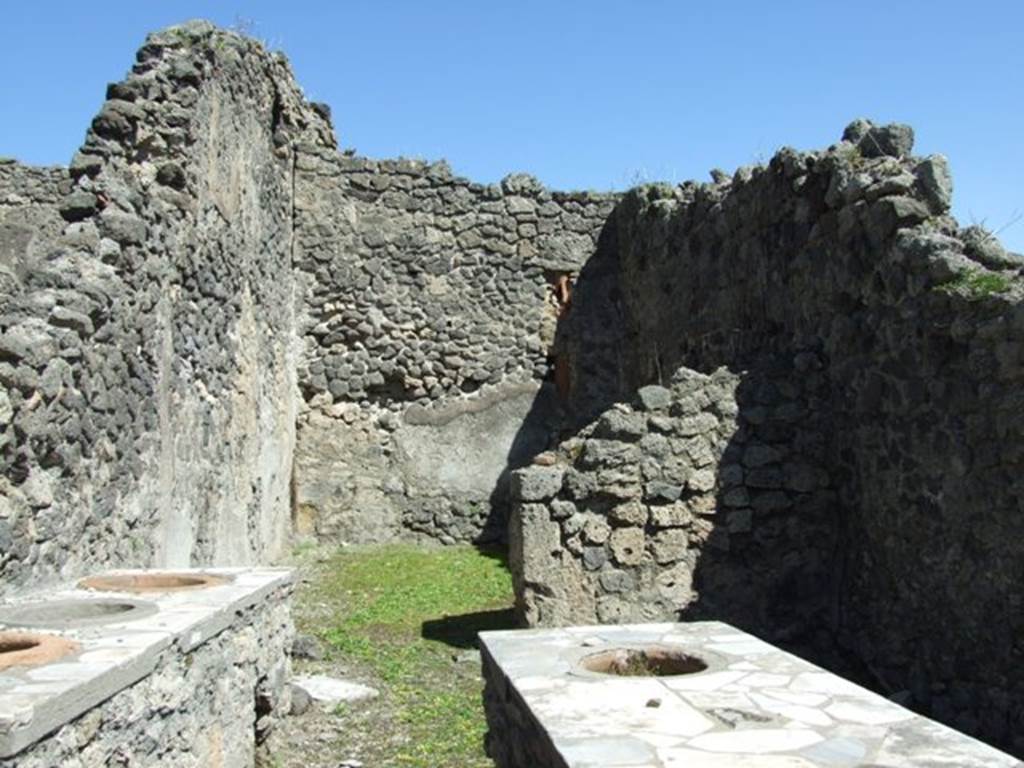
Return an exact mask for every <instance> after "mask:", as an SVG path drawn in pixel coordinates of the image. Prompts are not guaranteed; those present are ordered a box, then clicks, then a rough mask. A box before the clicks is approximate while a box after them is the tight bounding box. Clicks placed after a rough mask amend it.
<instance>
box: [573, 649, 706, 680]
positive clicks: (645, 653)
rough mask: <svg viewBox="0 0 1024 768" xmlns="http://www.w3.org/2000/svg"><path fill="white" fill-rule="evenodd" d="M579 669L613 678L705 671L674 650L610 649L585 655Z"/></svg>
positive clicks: (698, 661) (702, 664)
mask: <svg viewBox="0 0 1024 768" xmlns="http://www.w3.org/2000/svg"><path fill="white" fill-rule="evenodd" d="M580 666H582V667H583V669H585V670H587V671H588V672H597V673H598V674H602V675H615V676H617V677H672V676H675V675H693V674H696V673H698V672H703V671H704V670H706V669H707V668H708V665H707V662H706V661H704V660H703V659H701V658H700V657H698V656H694V655H692V654H689V653H686V652H685V651H681V650H679V649H678V648H665V647H660V646H649V647H647V648H612V649H610V650H607V651H601V652H600V653H593V654H591V655H589V656H585V657H584V658H583V659H582V660H581V661H580Z"/></svg>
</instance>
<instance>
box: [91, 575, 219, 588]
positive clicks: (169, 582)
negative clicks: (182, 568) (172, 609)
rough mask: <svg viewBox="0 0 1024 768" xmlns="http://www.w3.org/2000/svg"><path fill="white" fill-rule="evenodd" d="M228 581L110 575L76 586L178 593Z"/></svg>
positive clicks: (93, 577)
mask: <svg viewBox="0 0 1024 768" xmlns="http://www.w3.org/2000/svg"><path fill="white" fill-rule="evenodd" d="M230 581H231V578H230V577H229V576H215V575H214V574H211V573H112V574H107V575H103V576H90V577H89V578H87V579H82V580H81V581H80V582H78V586H79V587H82V588H83V589H96V590H99V591H101V592H180V591H182V590H186V589H206V588H208V587H218V586H220V585H221V584H227V583H228V582H230Z"/></svg>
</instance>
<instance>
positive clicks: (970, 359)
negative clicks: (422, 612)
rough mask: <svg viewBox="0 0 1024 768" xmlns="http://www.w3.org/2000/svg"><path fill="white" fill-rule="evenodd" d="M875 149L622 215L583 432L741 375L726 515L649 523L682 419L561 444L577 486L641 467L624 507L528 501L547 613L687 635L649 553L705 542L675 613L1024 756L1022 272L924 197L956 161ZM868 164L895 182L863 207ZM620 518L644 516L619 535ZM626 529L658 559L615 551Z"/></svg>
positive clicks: (569, 407)
mask: <svg viewBox="0 0 1024 768" xmlns="http://www.w3.org/2000/svg"><path fill="white" fill-rule="evenodd" d="M858 152H859V150H858ZM858 152H852V151H851V150H850V148H849V147H847V146H840V147H838V148H837V149H834V150H829V151H828V152H826V153H823V154H820V155H816V156H813V157H809V156H801V155H797V154H794V153H793V152H792V151H789V152H780V154H779V156H778V157H777V158H775V159H774V160H773V161H772V165H771V166H770V167H769V168H767V169H761V170H760V171H758V173H757V175H755V176H754V177H752V180H751V179H748V180H747V181H742V179H739V176H740V174H739V173H738V174H737V179H739V180H738V181H737V182H736V183H734V186H733V188H732V189H725V188H723V189H720V190H719V189H717V188H709V187H706V186H705V187H701V188H699V189H696V190H695V191H687V190H686V189H681V190H677V191H672V190H667V191H664V192H663V191H660V190H658V189H653V190H637V191H635V192H633V193H630V194H629V195H627V197H626V198H625V199H624V200H623V202H622V203H620V205H619V206H618V208H617V209H616V211H615V213H614V214H613V216H612V221H611V222H610V223H609V225H608V232H609V233H615V235H614V237H611V238H609V242H610V243H611V247H609V248H604V249H599V250H598V252H596V253H595V254H594V256H593V257H592V258H591V260H590V261H589V262H587V264H586V265H585V266H584V267H583V269H582V271H581V273H580V276H579V280H578V281H577V284H576V286H575V293H574V301H573V308H572V311H571V312H570V313H569V314H568V315H567V316H566V317H565V318H564V319H563V322H562V323H560V326H559V329H558V344H557V345H556V353H557V354H558V355H559V356H562V355H564V356H566V358H567V359H568V361H569V368H570V371H571V374H572V375H571V377H570V386H569V387H568V392H567V398H566V400H565V403H564V407H565V409H566V415H565V419H564V421H563V426H564V429H565V431H564V434H566V435H576V434H578V430H580V429H581V428H582V427H584V425H586V424H588V423H589V422H592V421H593V419H594V417H596V416H597V415H599V414H603V413H608V412H611V413H613V414H614V413H615V411H614V406H615V404H616V403H631V402H633V401H634V400H635V397H636V393H637V390H638V389H639V388H640V387H643V386H645V385H649V384H660V385H663V386H665V387H667V386H669V384H670V383H671V382H672V380H673V376H674V374H675V373H676V372H677V371H679V370H684V371H685V370H686V369H687V368H689V369H693V370H697V371H700V372H703V373H711V372H712V371H714V370H715V369H717V368H719V367H725V368H726V369H728V370H729V371H731V372H732V374H733V376H734V377H738V382H737V384H736V388H735V392H734V396H735V404H734V407H735V419H734V421H735V423H734V424H732V425H730V426H729V429H730V430H731V432H730V433H729V434H725V435H724V436H723V434H722V432H720V431H719V432H718V435H717V437H716V439H717V440H718V445H717V451H718V455H717V457H716V458H715V462H714V464H713V468H714V471H715V474H716V482H715V488H714V496H713V502H714V503H712V504H710V505H707V508H704V507H692V506H691V507H690V508H688V509H686V510H685V515H683V514H681V515H680V516H679V517H680V519H684V518H685V523H676V522H674V521H673V522H672V523H671V524H670V525H666V526H662V525H660V524H658V523H657V519H658V516H656V515H655V514H653V512H654V511H655V510H657V509H658V508H659V507H660V506H666V507H667V506H669V503H665V502H663V500H662V499H659V498H658V497H657V495H658V494H664V493H668V492H669V490H670V489H666V488H665V487H664V486H661V487H660V488H659V489H658V494H655V493H652V490H651V489H650V488H649V487H648V486H649V484H650V482H649V481H650V479H651V478H650V475H649V474H648V473H657V472H658V471H659V470H658V467H659V461H658V460H657V457H654V456H653V455H652V454H650V453H647V452H646V451H647V449H646V447H644V443H643V440H644V438H647V437H649V436H650V433H652V432H660V433H662V434H664V435H667V436H668V437H669V438H670V442H671V438H672V437H673V435H672V432H673V430H675V429H676V426H675V425H674V423H673V422H674V421H678V417H679V416H680V415H681V414H680V413H673V411H672V410H671V409H672V408H673V407H676V405H675V404H672V405H667V406H666V408H667V409H668V410H667V414H668V417H669V418H667V419H665V420H664V422H663V423H665V424H668V426H667V427H664V428H663V427H661V426H659V427H656V428H655V427H653V426H651V424H653V422H654V418H653V416H651V417H648V415H647V414H639V413H635V412H632V411H630V410H629V409H626V410H624V411H622V414H623V416H624V418H619V419H618V420H619V421H620V422H623V423H625V422H629V423H628V424H626V426H628V427H629V428H630V430H633V431H627V430H622V429H619V428H618V427H615V429H614V430H612V431H614V432H615V434H611V435H609V434H608V432H609V429H608V427H609V426H615V425H612V424H610V422H609V424H607V425H604V427H602V429H598V430H596V431H591V432H586V431H584V432H583V433H582V439H581V440H576V441H574V442H575V443H576V444H575V445H573V446H572V449H566V450H563V451H562V452H561V453H560V455H559V457H558V460H559V461H560V462H562V466H563V467H567V475H566V477H567V478H568V477H569V473H572V472H574V471H575V470H578V469H580V467H581V463H580V461H577V455H581V456H582V459H583V460H586V461H591V457H590V456H588V448H589V447H590V446H589V443H590V442H592V441H593V442H595V443H599V442H600V441H602V440H603V441H604V442H605V443H611V444H612V445H610V446H609V445H604V446H601V445H595V446H594V447H595V448H601V449H602V450H604V452H605V454H606V456H607V454H608V449H609V448H610V449H612V450H614V451H618V452H620V455H623V456H631V457H635V456H636V455H637V454H640V455H641V458H645V459H647V461H646V462H644V463H641V462H640V461H636V462H635V463H632V464H629V462H633V459H632V458H631V459H630V460H629V462H624V463H625V464H629V466H631V467H633V468H634V469H636V468H637V465H638V464H639V467H638V468H639V472H634V473H633V474H634V475H636V476H635V477H631V476H630V473H628V472H623V471H618V470H621V466H620V467H614V469H616V470H617V478H618V479H617V481H616V482H617V483H618V485H619V486H620V487H618V488H614V487H610V484H608V483H603V482H602V481H601V478H600V474H601V471H602V470H603V469H605V467H602V466H600V465H599V463H598V462H597V461H595V462H594V464H593V466H585V465H583V466H582V470H583V473H584V474H586V473H587V472H589V473H590V475H591V477H589V478H586V477H585V478H583V479H584V480H587V481H588V482H589V481H592V480H595V479H596V489H594V490H593V491H589V490H588V491H586V492H585V493H580V492H579V491H580V488H579V483H578V482H577V485H576V487H570V486H569V482H568V479H567V480H566V481H565V484H564V485H562V486H560V487H555V486H553V487H552V489H550V493H548V494H547V495H544V494H543V493H541V492H540V491H542V490H543V489H538V488H533V489H531V493H532V495H530V496H525V495H524V496H522V497H520V498H522V500H523V501H524V502H526V503H524V504H523V505H522V507H523V508H524V510H525V508H527V507H528V508H529V510H528V513H529V514H528V515H527V514H526V512H525V511H524V517H523V519H524V520H528V521H529V525H527V526H522V528H523V529H524V530H525V529H527V528H529V527H530V526H535V527H536V528H537V529H538V530H540V532H539V533H537V532H536V531H534V532H533V533H531V541H530V542H529V546H533V547H535V554H536V557H537V562H539V561H541V560H543V559H544V558H547V560H546V561H545V562H546V565H542V566H540V567H538V568H537V569H536V572H537V573H538V574H539V576H540V578H538V579H537V580H536V581H535V582H533V583H529V584H527V587H528V589H532V590H533V591H534V595H535V596H536V597H537V599H536V601H535V602H534V604H533V608H535V609H536V608H537V606H540V608H539V609H537V610H535V613H534V615H533V617H532V618H533V619H534V620H536V621H538V622H539V623H542V624H543V623H545V621H547V622H549V623H551V622H557V621H562V620H564V619H565V618H567V617H571V618H573V619H574V620H575V619H577V618H578V619H579V620H580V621H583V620H587V619H589V620H594V619H595V618H596V619H599V620H601V621H605V622H614V621H642V620H658V619H661V620H664V619H666V618H672V617H674V616H673V615H671V614H669V615H666V612H665V610H664V608H663V606H657V605H656V603H657V584H656V582H655V580H654V579H653V578H651V569H650V568H649V564H650V559H649V557H648V556H649V555H651V554H652V552H653V550H654V548H655V547H657V546H659V544H658V538H659V537H661V536H662V534H663V533H664V531H663V530H662V529H663V528H670V529H671V530H674V531H677V532H682V531H685V534H683V533H677V534H676V535H675V537H674V540H675V541H677V542H679V543H680V544H679V547H680V548H685V549H686V553H685V555H686V556H685V559H682V560H679V559H678V558H677V560H679V562H681V563H685V565H686V569H688V574H687V578H691V579H692V581H693V584H692V587H693V590H692V592H690V593H689V595H688V596H687V598H686V599H681V600H678V601H677V602H676V603H675V605H676V606H681V607H682V610H680V611H679V612H678V613H676V614H675V616H681V617H682V618H686V619H694V618H714V619H722V620H725V621H728V622H730V623H732V624H735V625H737V626H739V627H741V628H743V629H745V630H747V631H751V632H753V633H754V634H757V635H760V636H763V637H765V638H766V639H769V640H770V641H772V642H774V643H776V644H778V645H781V646H782V647H784V648H788V649H791V650H793V651H794V652H796V653H798V654H800V655H803V656H805V657H808V658H810V659H812V660H814V661H817V662H818V663H821V664H823V665H824V666H828V667H830V668H832V669H834V670H835V671H837V672H838V673H839V674H842V675H845V676H847V677H851V678H853V679H855V680H858V681H859V682H863V683H866V684H869V685H870V686H871V687H873V688H875V689H876V690H881V691H882V692H883V693H886V694H890V693H896V694H899V699H900V700H901V701H902V702H905V703H909V704H911V705H913V706H915V707H918V708H920V709H922V710H923V711H926V712H928V713H930V714H931V715H932V716H934V717H936V718H937V719H939V720H941V721H943V722H946V723H949V724H951V725H953V726H955V727H958V728H960V729H962V730H964V731H967V732H968V733H972V734H976V735H978V736H980V737H982V738H984V739H986V740H988V741H990V742H992V743H994V744H997V745H1000V746H1004V747H1006V748H1009V749H1011V750H1013V751H1014V752H1015V753H1017V754H1024V739H1022V738H1021V737H1020V735H1019V734H1021V733H1024V708H1022V707H1020V706H1019V703H1020V702H1021V701H1024V678H1021V677H1020V675H1018V674H1015V672H1014V670H1016V669H1018V668H1019V665H1020V663H1021V661H1022V660H1024V631H1022V627H1021V621H1022V617H1024V611H1022V610H1020V609H1021V606H1022V605H1024V603H1022V599H1024V597H1022V589H1024V579H1022V571H1021V567H1022V566H1021V563H1024V559H1022V558H1021V543H1020V542H1021V541H1024V539H1022V537H1021V531H1022V525H1024V517H1022V516H1021V515H1020V514H1019V512H1020V508H1021V507H1020V500H1021V498H1024V495H1022V494H1024V481H1022V480H1021V478H1022V477H1024V474H1022V473H1021V471H1020V470H1021V468H1022V467H1024V408H1022V407H1021V403H1022V400H1021V394H1020V392H1021V388H1020V383H1021V382H1022V381H1024V355H1022V352H1021V350H1024V343H1022V342H1024V303H1022V302H1021V296H1022V293H1021V284H1020V282H1019V280H1020V274H1019V272H1016V271H1013V272H1011V271H1003V272H999V271H998V270H988V271H986V268H983V267H982V265H983V264H985V263H986V262H984V261H983V260H981V259H980V258H979V257H978V256H977V254H976V253H975V252H974V251H972V249H971V247H970V244H969V243H968V242H966V241H965V240H964V239H963V232H962V231H961V230H959V229H958V228H957V224H956V222H955V221H953V220H952V219H949V218H948V217H943V216H942V215H941V213H942V211H944V210H946V209H947V208H948V201H945V202H943V203H942V204H941V205H936V204H933V203H932V202H931V201H930V198H929V197H928V195H929V194H930V191H931V192H933V191H934V190H933V189H932V186H929V185H930V179H932V176H933V175H934V174H935V172H936V167H937V166H938V165H940V163H939V161H938V160H936V159H933V158H928V159H924V160H920V159H914V158H912V157H910V156H909V154H905V156H904V160H902V161H901V162H903V163H904V165H902V166H901V165H898V164H895V162H894V160H893V157H894V156H886V157H870V156H862V155H861V154H859V153H858ZM854 170H855V171H857V172H858V173H866V172H870V173H873V174H875V175H876V176H878V177H879V180H878V181H877V182H876V183H877V186H876V187H875V188H874V189H875V190H876V192H875V193H874V194H873V195H872V196H869V197H868V199H861V198H859V197H858V195H861V196H863V194H864V193H863V189H862V188H861V187H855V186H849V184H850V182H849V179H850V178H853V174H852V171H854ZM858 183H860V182H858ZM844 185H846V186H844ZM709 189H710V191H709ZM836 190H839V192H836ZM844 190H845V191H844ZM922 190H923V191H922ZM929 190H930V191H929ZM673 196H675V198H673ZM915 196H916V197H915ZM762 201H768V202H769V203H771V204H765V203H764V202H762ZM926 203H927V205H926ZM929 205H930V206H931V208H929V207H928V206H929ZM667 394H668V393H666V395H667ZM707 405H708V404H707V403H704V404H698V405H697V411H699V410H700V409H701V408H704V407H705V406H707ZM617 418H618V417H617ZM636 424H643V425H644V426H641V427H635V429H634V425H636ZM602 430H603V432H602ZM675 436H676V437H679V438H685V437H687V435H684V434H681V433H677V434H676V435H675ZM723 437H724V440H723ZM637 446H639V448H640V450H637ZM574 451H582V453H581V454H577V453H574ZM594 457H595V458H597V451H594ZM652 458H654V459H655V460H654V461H651V460H650V459H652ZM554 474H555V473H552V475H554ZM577 474H579V473H578V472H577ZM611 474H612V473H611V472H609V475H611ZM641 474H642V476H641ZM575 479H576V481H578V480H579V478H578V477H576V478H575ZM556 480H557V483H561V482H562V479H561V478H560V477H556ZM557 483H556V485H557ZM670 485H671V483H670ZM676 485H679V483H676ZM683 485H685V482H684V483H683ZM625 486H629V487H625ZM678 490H679V489H678V488H677V489H676V491H678ZM699 490H700V489H695V488H684V489H683V491H684V494H683V498H682V500H680V498H679V494H678V493H676V498H674V499H672V500H671V502H670V503H671V504H677V503H680V501H681V503H682V504H683V506H686V504H687V503H688V500H687V497H686V494H687V493H693V495H694V496H697V495H699V494H698V493H697V491H699ZM552 497H557V498H555V500H553V501H551V499H552ZM625 499H628V500H629V501H631V502H636V503H637V505H638V506H639V507H640V509H641V510H642V511H643V513H644V514H643V516H642V517H640V516H639V515H638V516H636V517H633V518H632V519H628V520H627V519H626V518H625V517H623V518H622V521H621V522H620V521H617V520H615V519H613V518H612V517H611V516H610V515H609V512H610V511H611V510H613V509H615V508H616V506H617V505H618V506H621V505H622V502H623V500H625ZM555 505H557V512H556V507H555ZM648 513H651V514H648ZM563 514H564V515H565V517H556V516H557V515H563ZM577 518H579V520H577ZM662 519H665V518H664V516H663V517H662ZM574 521H576V522H574ZM638 521H640V522H638ZM570 523H571V525H570ZM587 524H591V526H592V530H588V529H587V528H586V527H585V526H586V525H587ZM626 526H630V527H631V528H630V530H632V531H633V535H634V537H635V538H639V537H641V536H642V542H643V544H642V546H641V549H644V548H645V553H644V554H643V558H648V559H643V558H640V557H637V558H635V560H634V559H632V558H633V556H634V555H635V553H636V550H635V549H634V551H633V552H620V553H617V552H616V551H615V549H614V546H612V544H610V543H609V542H612V543H614V540H615V537H616V534H617V533H618V532H619V531H621V530H625V527H626ZM570 529H571V530H570ZM588 537H589V538H588ZM662 538H664V537H662ZM683 542H685V543H683ZM570 545H572V546H570ZM574 547H575V548H574ZM526 548H527V547H526V545H524V546H523V549H524V550H525V549H526ZM662 549H664V547H662ZM552 554H553V555H555V557H552V556H551V555H552ZM620 555H624V556H620ZM531 565H532V564H531ZM517 567H518V566H517ZM645 568H648V570H647V571H645ZM545 569H547V570H546V571H545ZM679 570H680V571H682V570H685V569H684V568H680V569H679ZM654 572H655V573H657V571H656V569H654ZM566 573H567V574H569V575H568V576H564V577H563V576H560V575H559V574H566ZM549 575H550V576H551V577H552V578H553V579H554V580H553V581H548V580H546V579H547V577H548V576H549ZM680 577H681V578H682V575H680ZM558 579H561V581H558ZM676 586H678V584H677V585H676ZM683 586H684V587H689V586H690V585H688V584H686V585H683ZM522 587H523V583H522V582H520V583H519V584H517V591H518V592H520V594H519V595H517V597H520V598H521V597H522V589H521V588H522ZM682 591H683V590H680V592H682ZM649 594H654V596H655V597H654V598H653V599H650V600H648V595H649ZM602 599H604V600H605V601H606V602H607V603H609V604H614V605H615V608H616V610H615V611H604V612H603V615H602V611H601V607H602V606H601V600H602ZM645 600H648V601H647V603H646V606H645V605H644V601H645ZM559 601H561V603H562V607H561V608H559V607H556V606H555V604H556V603H558V602H559ZM588 601H589V605H585V604H587V603H588ZM595 603H596V606H595ZM564 606H569V607H568V608H565V607H564ZM580 606H583V607H580ZM544 610H548V611H549V612H550V613H549V615H548V617H547V618H546V619H545V616H544ZM587 610H589V611H590V612H591V615H590V616H589V617H588V616H587V615H585V614H586V611H587ZM659 610H661V614H658V611H659ZM559 611H562V613H559ZM552 617H553V618H552Z"/></svg>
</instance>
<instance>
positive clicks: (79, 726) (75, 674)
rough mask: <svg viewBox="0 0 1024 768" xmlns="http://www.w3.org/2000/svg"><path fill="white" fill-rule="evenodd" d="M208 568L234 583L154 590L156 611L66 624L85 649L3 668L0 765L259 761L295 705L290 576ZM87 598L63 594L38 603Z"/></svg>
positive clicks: (243, 766) (193, 767)
mask: <svg viewBox="0 0 1024 768" xmlns="http://www.w3.org/2000/svg"><path fill="white" fill-rule="evenodd" d="M201 572H202V573H204V574H211V573H212V574H217V575H224V576H228V577H230V579H231V580H230V581H229V582H228V583H225V584H222V585H218V586H213V587H208V588H205V589H199V590H192V591H183V592H165V593H158V594H147V595H146V599H147V600H149V601H151V602H153V603H155V604H156V605H157V607H158V610H157V611H156V612H155V613H153V614H152V615H147V616H145V617H143V618H140V619H137V620H134V621H122V622H120V623H110V624H107V625H102V626H96V625H88V626H86V627H83V628H81V629H77V630H76V629H70V630H62V631H61V632H60V634H61V635H62V636H64V637H69V638H72V639H74V640H75V641H77V642H78V643H79V644H80V645H81V650H80V652H79V653H77V654H75V655H74V656H71V657H68V658H66V659H63V660H61V662H59V663H55V664H50V665H45V666H41V667H36V668H33V669H24V668H23V669H11V670H7V671H5V672H4V674H3V676H0V768H15V767H17V768H50V766H56V765H60V766H65V768H91V767H92V766H103V767H104V768H106V766H137V767H139V768H142V767H145V768H149V767H150V766H152V767H154V768H155V767H161V768H162V767H163V766H167V767H168V768H170V766H174V768H207V767H212V766H217V768H251V766H254V765H255V764H256V763H257V755H258V754H259V753H260V752H261V745H262V743H263V742H264V740H265V738H266V736H267V735H268V734H269V732H270V730H271V729H272V727H273V725H274V723H275V720H276V719H277V717H279V716H281V715H283V714H285V713H287V711H288V706H289V701H288V688H287V686H286V684H285V683H286V681H287V679H288V676H289V672H290V669H289V664H290V662H289V657H288V648H289V647H290V644H291V639H292V636H293V629H292V624H291V617H290V608H289V597H290V593H291V589H292V577H291V572H290V571H289V570H287V569H279V568H251V569H237V568H217V569H204V570H203V571H201ZM90 594H93V593H90V592H88V591H85V590H66V591H62V592H51V593H47V594H45V595H43V594H36V595H33V596H32V597H31V600H32V601H39V600H41V599H53V600H67V599H70V598H77V599H81V598H83V597H88V596H89V595H90ZM101 595H102V596H103V597H111V596H114V597H116V596H118V595H119V593H112V592H103V593H96V596H97V597H99V596H101ZM122 597H123V595H122Z"/></svg>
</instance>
